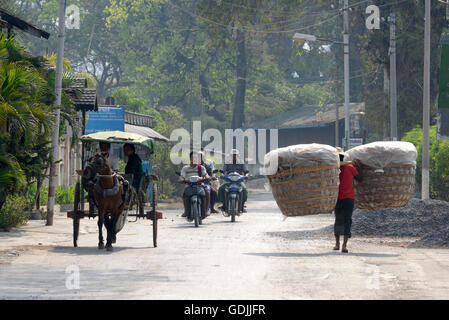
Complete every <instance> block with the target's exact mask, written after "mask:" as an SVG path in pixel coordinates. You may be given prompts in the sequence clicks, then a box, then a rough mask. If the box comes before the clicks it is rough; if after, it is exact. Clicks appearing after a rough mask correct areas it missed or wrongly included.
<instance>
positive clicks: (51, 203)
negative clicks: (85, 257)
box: [47, 0, 67, 226]
mask: <svg viewBox="0 0 449 320" xmlns="http://www.w3.org/2000/svg"><path fill="white" fill-rule="evenodd" d="M66 5H67V3H66V0H59V35H58V57H57V63H56V78H55V94H56V102H55V106H56V107H57V108H56V110H55V123H54V126H53V138H52V140H51V146H52V148H53V154H52V155H53V164H52V165H51V167H50V179H49V185H48V204H47V226H52V225H53V215H54V211H55V187H56V178H57V176H58V172H57V168H58V167H57V165H56V163H55V161H58V160H59V120H60V115H61V110H60V108H59V107H60V105H61V94H62V73H63V67H64V37H65V10H66Z"/></svg>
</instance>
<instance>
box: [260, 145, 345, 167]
mask: <svg viewBox="0 0 449 320" xmlns="http://www.w3.org/2000/svg"><path fill="white" fill-rule="evenodd" d="M315 166H335V167H336V168H338V167H339V166H340V159H339V155H338V151H337V149H335V148H334V147H332V146H329V145H324V144H317V143H312V144H299V145H294V146H289V147H285V148H279V149H276V150H273V151H270V152H269V153H267V154H266V155H265V158H264V170H265V172H264V173H265V175H273V174H275V173H276V172H277V171H278V170H279V169H281V170H289V169H299V168H307V167H315Z"/></svg>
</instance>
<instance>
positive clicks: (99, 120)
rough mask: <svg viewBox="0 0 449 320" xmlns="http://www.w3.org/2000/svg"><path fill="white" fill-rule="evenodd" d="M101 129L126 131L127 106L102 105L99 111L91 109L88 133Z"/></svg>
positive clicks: (88, 118)
mask: <svg viewBox="0 0 449 320" xmlns="http://www.w3.org/2000/svg"><path fill="white" fill-rule="evenodd" d="M99 131H125V107H123V106H114V107H111V106H100V107H98V111H89V112H88V113H87V119H86V134H91V133H95V132H99Z"/></svg>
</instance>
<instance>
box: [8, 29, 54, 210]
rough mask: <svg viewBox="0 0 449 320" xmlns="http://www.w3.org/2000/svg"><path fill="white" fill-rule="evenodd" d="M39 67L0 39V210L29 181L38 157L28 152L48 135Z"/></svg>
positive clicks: (49, 115)
mask: <svg viewBox="0 0 449 320" xmlns="http://www.w3.org/2000/svg"><path fill="white" fill-rule="evenodd" d="M38 65H39V61H38V59H37V58H32V57H28V56H27V55H26V54H25V52H24V50H23V49H21V48H20V47H18V46H16V44H15V43H14V40H13V39H6V38H5V37H3V36H1V37H0V142H1V148H0V185H1V186H0V194H1V196H0V209H1V206H2V205H3V203H4V201H5V199H6V195H7V194H12V193H14V192H16V191H17V190H18V189H19V188H20V187H21V186H23V185H24V183H25V182H26V180H29V179H30V177H29V176H27V172H33V171H34V172H35V171H36V170H35V167H33V165H34V164H33V163H35V162H36V161H34V158H36V157H37V153H36V152H32V153H30V150H34V149H35V146H36V145H37V144H41V143H42V140H43V139H44V140H45V139H46V138H47V137H49V135H50V133H51V125H52V121H53V113H52V108H51V107H49V106H48V105H49V104H46V103H44V101H46V100H51V98H52V94H49V90H48V87H47V82H46V81H45V79H44V78H43V74H42V73H41V72H39V71H40V70H39V69H38V68H37V66H38ZM49 95H50V96H51V97H50V98H49ZM24 159H26V161H24ZM37 162H39V161H37ZM30 164H31V167H30V166H28V167H27V165H30ZM24 165H25V167H24Z"/></svg>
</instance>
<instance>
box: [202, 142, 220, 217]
mask: <svg viewBox="0 0 449 320" xmlns="http://www.w3.org/2000/svg"><path fill="white" fill-rule="evenodd" d="M200 155H201V165H202V166H203V167H205V168H206V172H207V174H208V175H209V177H211V178H214V176H215V174H214V163H213V162H212V161H210V162H209V161H207V159H206V154H205V152H204V148H201V152H200ZM207 191H209V192H210V201H209V204H210V210H211V213H218V211H217V210H215V202H216V199H217V191H216V190H215V189H214V188H212V186H211V185H210V186H209V187H208V188H207V190H206V192H207ZM209 204H208V205H207V207H208V208H209Z"/></svg>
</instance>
